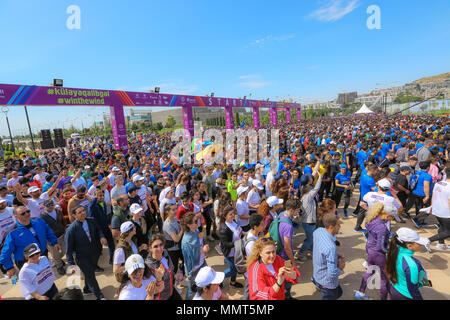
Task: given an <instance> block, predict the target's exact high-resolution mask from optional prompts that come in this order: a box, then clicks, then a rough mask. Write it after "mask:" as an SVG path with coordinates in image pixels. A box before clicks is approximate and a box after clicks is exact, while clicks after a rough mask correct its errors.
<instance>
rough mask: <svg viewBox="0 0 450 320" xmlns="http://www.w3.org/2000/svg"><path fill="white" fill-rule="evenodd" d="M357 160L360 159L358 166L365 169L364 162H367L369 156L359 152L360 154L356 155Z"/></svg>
mask: <svg viewBox="0 0 450 320" xmlns="http://www.w3.org/2000/svg"><path fill="white" fill-rule="evenodd" d="M356 158H357V159H358V165H359V166H360V167H361V168H364V161H366V160H367V154H366V153H365V152H364V151H362V150H360V151H358V153H357V154H356Z"/></svg>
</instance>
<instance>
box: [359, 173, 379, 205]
mask: <svg viewBox="0 0 450 320" xmlns="http://www.w3.org/2000/svg"><path fill="white" fill-rule="evenodd" d="M376 185H377V184H376V183H375V180H373V178H372V177H371V176H369V175H367V174H366V175H364V176H362V177H361V188H360V190H361V199H362V198H364V196H365V195H366V194H367V193H369V192H371V191H372V188H373V187H375V186H376Z"/></svg>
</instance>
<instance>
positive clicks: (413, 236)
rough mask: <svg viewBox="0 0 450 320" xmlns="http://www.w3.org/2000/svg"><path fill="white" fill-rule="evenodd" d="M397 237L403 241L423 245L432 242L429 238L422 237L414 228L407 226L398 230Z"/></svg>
mask: <svg viewBox="0 0 450 320" xmlns="http://www.w3.org/2000/svg"><path fill="white" fill-rule="evenodd" d="M397 238H398V240H400V241H401V242H416V243H418V244H420V245H422V246H425V245H427V244H429V243H430V240H428V239H427V238H422V237H421V236H419V234H418V233H417V232H415V231H414V230H412V229H410V228H405V227H403V228H400V229H398V230H397Z"/></svg>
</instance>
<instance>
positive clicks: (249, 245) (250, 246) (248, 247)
mask: <svg viewBox="0 0 450 320" xmlns="http://www.w3.org/2000/svg"><path fill="white" fill-rule="evenodd" d="M246 237H247V238H246V240H250V239H253V240H255V241H250V242H249V243H247V245H246V246H245V256H246V257H250V254H251V253H252V250H253V247H254V246H255V242H256V240H258V239H259V237H258V236H255V235H253V234H252V233H251V232H249V233H247V236H246Z"/></svg>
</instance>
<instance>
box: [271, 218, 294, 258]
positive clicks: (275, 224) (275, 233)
mask: <svg viewBox="0 0 450 320" xmlns="http://www.w3.org/2000/svg"><path fill="white" fill-rule="evenodd" d="M280 222H286V223H289V225H291V226H292V221H291V220H289V219H280V218H279V217H278V218H276V219H274V220H273V221H272V223H271V224H270V227H269V235H270V237H271V238H272V239H273V241H275V242H276V243H277V254H278V253H280V252H281V250H283V248H284V241H283V239H280V232H279V224H280Z"/></svg>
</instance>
